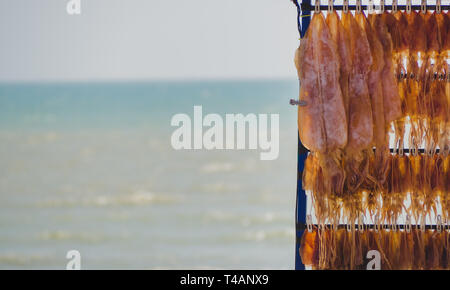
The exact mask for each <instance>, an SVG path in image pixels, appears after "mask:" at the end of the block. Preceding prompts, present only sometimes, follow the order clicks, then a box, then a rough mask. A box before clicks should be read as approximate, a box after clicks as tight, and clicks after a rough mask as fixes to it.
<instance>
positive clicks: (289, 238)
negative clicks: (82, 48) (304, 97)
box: [0, 80, 298, 269]
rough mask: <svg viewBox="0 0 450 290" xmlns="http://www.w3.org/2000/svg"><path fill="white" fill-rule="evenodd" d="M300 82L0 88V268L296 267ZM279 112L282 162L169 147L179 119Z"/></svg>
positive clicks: (237, 153) (241, 153) (256, 153)
mask: <svg viewBox="0 0 450 290" xmlns="http://www.w3.org/2000/svg"><path fill="white" fill-rule="evenodd" d="M297 94H298V88H297V82H296V81H295V80H292V81H247V82H245V81H241V82H232V81H229V82H226V81H222V82H186V83H183V82H165V83H162V82H160V83H116V84H108V83H104V84H100V83H99V84H94V83H92V84H89V83H83V84H77V83H70V84H1V85H0V268H6V269H12V268H13V269H15V268H19V269H33V268H46V269H47V268H51V269H64V268H65V265H66V263H67V261H68V260H67V259H66V258H65V255H66V253H67V251H69V250H71V249H76V250H78V251H80V253H81V263H82V265H81V266H82V268H84V269H117V268H121V269H122V268H125V269H155V268H158V269H159V268H162V269H185V268H214V269H215V268H218V269H232V268H239V269H241V268H242V269H246V268H264V269H280V268H293V265H294V251H295V248H294V208H295V186H296V170H295V169H296V146H297V132H296V109H295V108H294V107H291V106H289V105H288V100H289V98H293V97H295V96H296V95H297ZM194 105H201V106H203V113H204V114H207V113H219V114H222V115H224V114H225V113H243V114H247V113H255V114H259V113H278V114H280V155H279V158H278V159H277V160H275V161H260V160H259V151H257V150H256V151H255V150H252V151H249V150H231V151H203V150H201V151H183V150H182V151H175V150H173V149H172V147H171V146H170V136H171V133H172V132H173V130H174V129H175V128H173V127H171V126H170V119H171V117H172V116H173V115H174V114H176V113H186V114H188V115H190V116H192V114H193V106H194Z"/></svg>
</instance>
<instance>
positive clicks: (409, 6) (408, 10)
mask: <svg viewBox="0 0 450 290" xmlns="http://www.w3.org/2000/svg"><path fill="white" fill-rule="evenodd" d="M406 12H407V13H408V14H409V13H411V0H406Z"/></svg>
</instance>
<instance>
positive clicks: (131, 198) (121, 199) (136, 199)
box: [38, 191, 180, 207]
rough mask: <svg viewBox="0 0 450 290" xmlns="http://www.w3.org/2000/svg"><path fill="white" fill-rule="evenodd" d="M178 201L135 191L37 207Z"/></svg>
mask: <svg viewBox="0 0 450 290" xmlns="http://www.w3.org/2000/svg"><path fill="white" fill-rule="evenodd" d="M179 201H180V198H179V197H176V196H173V195H171V196H169V195H167V194H155V193H152V192H148V191H137V192H134V193H131V194H125V195H97V196H92V197H82V198H78V199H77V198H67V199H59V200H48V201H44V202H41V203H39V204H38V206H39V207H76V206H94V207H110V206H143V205H150V204H173V203H177V202H179Z"/></svg>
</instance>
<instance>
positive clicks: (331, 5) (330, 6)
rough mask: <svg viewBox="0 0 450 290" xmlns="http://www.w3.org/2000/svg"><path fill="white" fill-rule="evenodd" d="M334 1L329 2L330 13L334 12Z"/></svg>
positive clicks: (329, 0)
mask: <svg viewBox="0 0 450 290" xmlns="http://www.w3.org/2000/svg"><path fill="white" fill-rule="evenodd" d="M333 1H334V0H328V13H331V12H333V10H334V9H333Z"/></svg>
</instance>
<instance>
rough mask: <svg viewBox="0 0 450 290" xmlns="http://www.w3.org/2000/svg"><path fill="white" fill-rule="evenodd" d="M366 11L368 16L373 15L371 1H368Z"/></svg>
mask: <svg viewBox="0 0 450 290" xmlns="http://www.w3.org/2000/svg"><path fill="white" fill-rule="evenodd" d="M367 8H368V9H367V10H368V12H369V14H373V13H374V8H373V0H369V2H368V4H367Z"/></svg>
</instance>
